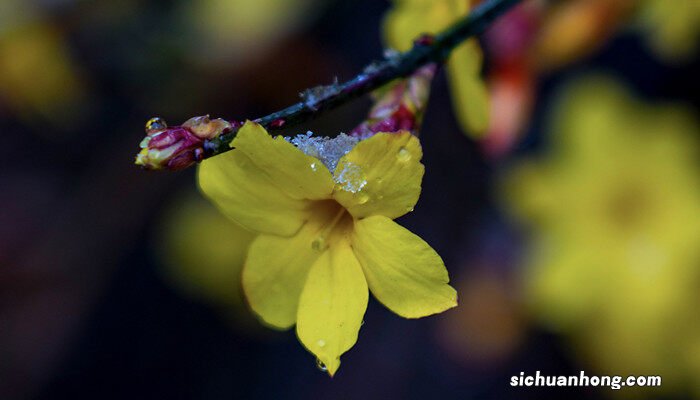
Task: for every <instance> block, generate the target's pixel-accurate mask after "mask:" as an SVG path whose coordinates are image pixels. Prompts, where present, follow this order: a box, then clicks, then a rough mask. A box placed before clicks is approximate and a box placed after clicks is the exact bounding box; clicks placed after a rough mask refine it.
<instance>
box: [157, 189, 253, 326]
mask: <svg viewBox="0 0 700 400" xmlns="http://www.w3.org/2000/svg"><path fill="white" fill-rule="evenodd" d="M162 221H163V222H162V224H161V229H159V230H158V232H157V237H156V240H157V244H158V254H159V255H160V258H161V260H162V261H163V270H162V271H163V274H164V276H165V277H166V279H167V280H168V281H169V282H171V283H172V284H173V285H175V286H176V287H178V288H181V289H182V291H183V292H185V293H186V294H188V295H190V296H192V297H194V298H197V299H200V300H202V301H205V302H208V303H211V304H213V305H215V306H220V307H221V308H222V311H223V312H225V313H227V314H229V315H230V314H232V313H235V312H237V311H238V310H242V309H244V301H243V293H242V292H241V278H240V274H241V270H242V269H243V263H244V261H245V257H246V253H247V250H248V246H249V245H250V243H251V242H252V241H253V238H254V237H255V235H254V234H253V233H252V232H250V231H248V230H246V229H244V228H242V227H241V226H240V225H238V224H236V223H235V222H233V221H231V220H229V219H228V218H225V217H224V216H223V215H222V214H221V213H220V212H219V211H218V210H217V209H216V208H215V207H214V206H213V205H212V204H211V203H209V202H208V201H206V200H204V199H202V198H201V197H200V196H196V195H195V194H194V193H188V194H187V195H185V196H181V197H178V198H177V199H176V200H175V202H174V204H173V205H172V206H171V207H170V208H169V209H168V210H166V212H165V213H164V215H163V217H162Z"/></svg>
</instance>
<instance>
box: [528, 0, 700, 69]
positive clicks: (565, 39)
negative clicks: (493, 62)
mask: <svg viewBox="0 0 700 400" xmlns="http://www.w3.org/2000/svg"><path fill="white" fill-rule="evenodd" d="M543 10H545V12H544V15H543V18H542V21H541V23H540V25H541V27H540V31H539V32H538V34H537V38H536V41H535V45H534V49H533V51H532V61H533V63H534V64H535V65H536V66H537V67H538V68H539V69H553V68H559V67H561V66H563V65H565V64H568V63H571V62H573V61H576V60H579V59H581V58H582V57H584V56H587V55H589V54H591V53H593V52H594V51H595V50H598V49H599V48H600V47H601V46H602V45H603V44H605V43H606V41H607V40H608V39H610V38H611V37H612V36H613V35H614V34H615V33H617V32H618V31H619V30H620V28H621V27H622V26H624V25H628V24H629V23H632V24H635V23H636V25H637V27H639V28H641V30H642V31H643V33H644V35H645V36H646V39H647V42H648V43H649V45H650V47H651V49H652V50H653V51H654V52H655V53H656V54H657V55H659V56H661V57H663V58H665V59H667V60H669V61H678V60H682V59H683V58H688V57H690V56H692V55H693V54H694V53H695V52H696V50H697V44H698V39H700V2H699V1H697V0H678V1H668V0H566V1H562V2H557V3H556V4H554V5H552V6H548V7H547V8H545V9H543Z"/></svg>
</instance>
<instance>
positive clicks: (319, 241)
mask: <svg viewBox="0 0 700 400" xmlns="http://www.w3.org/2000/svg"><path fill="white" fill-rule="evenodd" d="M311 248H312V249H314V250H316V251H322V250H324V249H325V248H326V239H324V238H323V236H319V237H317V238H316V239H314V240H313V241H312V242H311Z"/></svg>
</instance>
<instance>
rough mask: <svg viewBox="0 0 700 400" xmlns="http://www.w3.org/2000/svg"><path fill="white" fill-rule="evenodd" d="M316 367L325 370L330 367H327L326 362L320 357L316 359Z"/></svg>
mask: <svg viewBox="0 0 700 400" xmlns="http://www.w3.org/2000/svg"><path fill="white" fill-rule="evenodd" d="M316 368H318V369H319V370H321V371H323V372H326V371H328V367H326V364H324V363H323V361H321V360H319V359H318V358H317V359H316Z"/></svg>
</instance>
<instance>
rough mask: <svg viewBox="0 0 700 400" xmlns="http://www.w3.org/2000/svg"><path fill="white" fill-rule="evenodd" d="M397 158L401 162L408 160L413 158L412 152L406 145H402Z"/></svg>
mask: <svg viewBox="0 0 700 400" xmlns="http://www.w3.org/2000/svg"><path fill="white" fill-rule="evenodd" d="M396 158H397V159H398V160H399V161H401V162H406V161H408V160H410V159H411V152H410V151H408V149H406V148H405V147H402V148H400V149H399V152H398V153H396Z"/></svg>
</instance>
